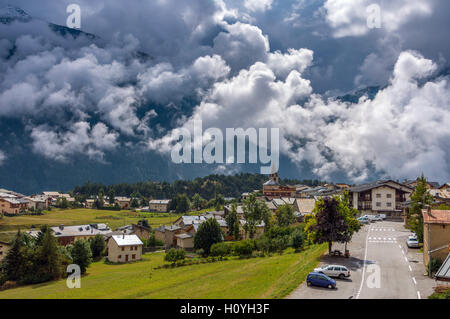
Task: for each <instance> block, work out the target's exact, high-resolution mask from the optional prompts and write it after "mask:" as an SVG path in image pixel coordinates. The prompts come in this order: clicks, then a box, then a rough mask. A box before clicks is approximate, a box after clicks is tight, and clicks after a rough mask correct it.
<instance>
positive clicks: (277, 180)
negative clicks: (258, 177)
mask: <svg viewBox="0 0 450 319" xmlns="http://www.w3.org/2000/svg"><path fill="white" fill-rule="evenodd" d="M269 179H270V180H272V181H274V182H275V183H277V184H280V178H279V177H278V172H277V171H276V170H275V167H273V166H272V172H271V173H270V175H269Z"/></svg>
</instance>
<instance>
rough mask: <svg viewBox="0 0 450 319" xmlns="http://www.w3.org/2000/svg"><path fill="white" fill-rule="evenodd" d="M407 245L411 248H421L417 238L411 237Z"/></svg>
mask: <svg viewBox="0 0 450 319" xmlns="http://www.w3.org/2000/svg"><path fill="white" fill-rule="evenodd" d="M406 245H408V247H409V248H419V241H418V240H417V237H415V236H409V237H408V240H407V241H406Z"/></svg>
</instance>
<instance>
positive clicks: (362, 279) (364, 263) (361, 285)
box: [356, 229, 370, 299]
mask: <svg viewBox="0 0 450 319" xmlns="http://www.w3.org/2000/svg"><path fill="white" fill-rule="evenodd" d="M369 232H370V229H369V231H368V232H367V236H366V249H365V251H364V261H363V270H362V277H361V284H360V285H359V290H358V293H357V294H356V299H359V295H360V294H361V290H362V287H363V284H364V275H365V274H366V259H367V247H368V246H369V245H368V241H369Z"/></svg>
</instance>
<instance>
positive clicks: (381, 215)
mask: <svg viewBox="0 0 450 319" xmlns="http://www.w3.org/2000/svg"><path fill="white" fill-rule="evenodd" d="M378 215H380V217H381V218H382V219H383V220H385V219H386V214H378Z"/></svg>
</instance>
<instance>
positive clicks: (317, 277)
mask: <svg viewBox="0 0 450 319" xmlns="http://www.w3.org/2000/svg"><path fill="white" fill-rule="evenodd" d="M306 284H307V285H308V286H319V287H326V288H330V289H335V288H336V280H333V279H331V278H330V277H328V276H327V275H324V274H320V273H318V272H310V273H309V274H308V277H307V278H306Z"/></svg>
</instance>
